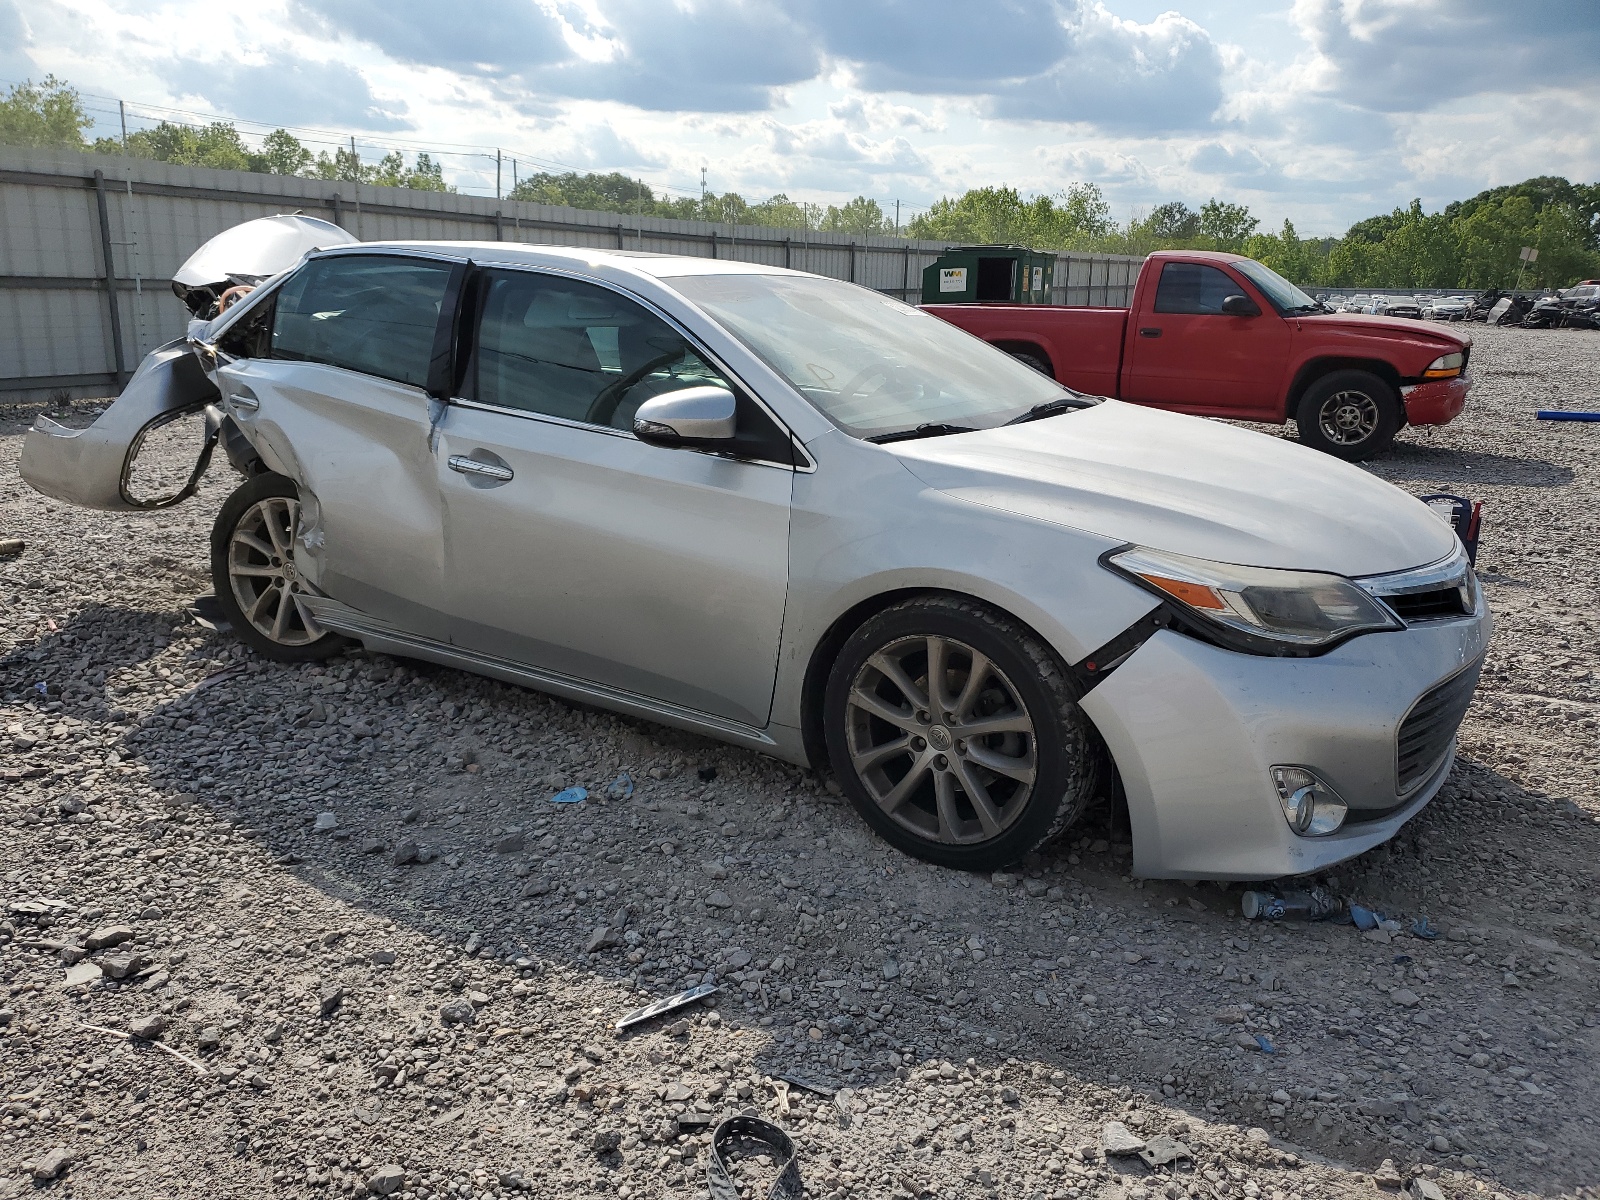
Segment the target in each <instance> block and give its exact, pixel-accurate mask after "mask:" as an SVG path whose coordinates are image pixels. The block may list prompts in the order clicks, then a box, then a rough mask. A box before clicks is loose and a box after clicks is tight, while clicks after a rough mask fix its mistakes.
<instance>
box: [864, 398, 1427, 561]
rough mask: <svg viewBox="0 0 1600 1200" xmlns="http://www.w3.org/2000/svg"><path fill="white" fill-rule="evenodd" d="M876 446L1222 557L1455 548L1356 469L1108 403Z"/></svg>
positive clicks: (1406, 500) (1416, 553) (1158, 545)
mask: <svg viewBox="0 0 1600 1200" xmlns="http://www.w3.org/2000/svg"><path fill="white" fill-rule="evenodd" d="M884 449H885V450H888V451H891V452H892V453H894V454H896V455H897V456H898V457H899V458H900V460H901V461H902V462H903V463H904V464H905V466H906V467H907V469H909V470H910V471H911V472H912V474H914V475H915V476H916V477H917V478H918V479H920V480H921V481H922V482H923V483H925V484H927V485H928V486H929V487H932V488H935V489H937V490H939V491H941V492H945V493H947V494H949V495H952V496H956V497H959V498H961V499H964V500H968V501H971V502H972V503H975V504H983V505H987V506H989V507H991V508H998V509H1003V510H1006V511H1008V512H1014V513H1017V514H1019V515H1022V516H1027V517H1033V518H1036V519H1039V520H1043V521H1050V522H1054V523H1056V524H1059V525H1065V526H1070V527H1072V528H1075V529H1082V530H1086V531H1089V532H1092V533H1097V534H1100V535H1102V536H1104V537H1108V538H1111V539H1113V540H1115V541H1118V542H1134V543H1137V544H1139V545H1142V546H1150V547H1152V548H1155V549H1160V550H1170V551H1175V552H1177V553H1180V554H1189V555H1194V556H1195V557H1198V558H1209V559H1212V560H1214V561H1218V562H1230V563H1242V564H1245V565H1249V566H1259V567H1288V568H1297V569H1301V570H1320V571H1336V572H1338V573H1340V574H1343V575H1376V574H1381V573H1385V572H1389V571H1399V570H1404V569H1406V568H1408V567H1416V566H1421V565H1424V564H1426V563H1432V562H1437V561H1438V560H1439V559H1441V558H1444V557H1445V556H1446V555H1448V554H1450V553H1452V552H1453V551H1454V549H1455V535H1454V533H1452V532H1451V530H1450V529H1449V527H1448V526H1446V525H1445V524H1444V522H1443V521H1441V520H1439V518H1438V517H1436V516H1434V515H1433V513H1432V512H1431V511H1430V510H1429V509H1428V507H1427V506H1426V505H1424V504H1422V503H1421V502H1420V501H1419V500H1417V499H1415V498H1414V497H1412V496H1410V495H1408V494H1407V493H1405V492H1402V491H1401V490H1400V489H1398V488H1396V487H1393V486H1392V485H1390V484H1387V483H1385V482H1383V481H1382V480H1381V479H1378V478H1376V477H1375V476H1372V475H1369V474H1368V473H1367V472H1365V471H1363V470H1362V469H1361V468H1359V467H1356V466H1352V465H1351V464H1349V463H1346V462H1341V461H1340V460H1339V459H1336V458H1332V457H1330V456H1329V455H1326V454H1322V453H1320V452H1318V451H1315V450H1310V449H1307V448H1306V447H1304V446H1299V445H1296V444H1294V443H1292V442H1288V441H1285V440H1284V439H1282V438H1279V437H1274V436H1272V435H1271V434H1267V433H1257V432H1255V431H1253V430H1248V429H1240V428H1238V427H1236V426H1232V425H1224V424H1221V423H1220V422H1216V421H1208V420H1205V419H1202V418H1199V417H1188V416H1183V415H1182V414H1179V413H1169V412H1161V411H1158V410H1155V409H1146V408H1140V407H1138V406H1136V405H1132V404H1125V403H1122V402H1121V401H1116V400H1107V401H1105V402H1104V403H1101V404H1098V405H1096V406H1095V407H1093V408H1090V409H1084V410H1080V411H1077V412H1071V413H1066V414H1063V415H1061V416H1056V417H1048V418H1045V419H1043V420H1039V421H1030V422H1028V423H1027V424H1024V425H1012V426H1003V427H1001V428H998V429H985V430H979V431H978V432H975V433H965V434H955V435H948V436H944V437H932V438H923V439H920V440H915V441H906V442H894V443H890V444H889V445H886V446H885V447H884Z"/></svg>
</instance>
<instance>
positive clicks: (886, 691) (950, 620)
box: [823, 596, 1103, 871]
mask: <svg viewBox="0 0 1600 1200" xmlns="http://www.w3.org/2000/svg"><path fill="white" fill-rule="evenodd" d="M823 707H824V716H823V720H824V724H825V734H826V738H827V745H828V757H829V760H830V762H831V763H832V766H833V770H834V773H835V775H836V776H837V777H838V779H839V782H840V785H841V787H842V788H843V789H844V793H845V795H846V796H847V797H848V798H849V800H850V802H851V804H853V805H854V806H855V808H856V811H857V812H859V813H860V814H861V816H862V818H863V819H864V820H865V821H866V822H867V824H868V825H870V826H872V828H873V829H874V830H876V831H877V832H878V834H879V835H881V836H882V837H883V839H884V840H885V841H887V842H889V843H890V844H891V845H893V846H895V847H896V848H898V849H900V850H903V851H904V852H905V853H907V854H910V855H912V856H914V857H916V858H921V859H925V860H927V861H928V862H932V863H937V864H939V865H941V866H948V867H957V868H961V869H964V870H972V871H992V870H995V869H997V868H999V867H1004V866H1006V865H1008V864H1010V863H1014V862H1016V861H1017V860H1019V859H1021V858H1022V857H1023V855H1025V854H1027V853H1028V852H1029V851H1032V850H1035V849H1037V848H1038V847H1039V846H1041V845H1043V844H1044V843H1046V842H1048V841H1050V840H1052V839H1054V838H1056V837H1058V836H1060V835H1061V834H1062V833H1063V832H1065V831H1066V829H1067V828H1068V827H1069V826H1070V825H1071V824H1072V823H1073V822H1074V821H1076V820H1077V819H1078V817H1079V816H1080V815H1081V814H1082V812H1083V810H1084V808H1085V807H1086V806H1087V804H1088V802H1089V800H1090V799H1091V797H1093V795H1094V794H1095V789H1096V786H1097V784H1098V782H1099V775H1100V768H1101V763H1102V753H1103V751H1102V750H1101V747H1100V743H1099V740H1098V737H1097V736H1096V734H1095V732H1094V730H1093V727H1092V726H1091V725H1090V723H1089V719H1088V718H1087V717H1086V716H1085V715H1084V713H1083V710H1082V709H1081V708H1079V707H1078V704H1077V697H1076V695H1075V694H1074V691H1073V689H1072V686H1071V684H1070V683H1069V679H1068V676H1067V673H1066V669H1065V668H1064V667H1063V665H1062V663H1061V660H1060V659H1059V658H1058V657H1057V656H1056V655H1055V654H1054V653H1053V652H1052V651H1051V650H1050V649H1049V648H1048V647H1047V646H1045V645H1044V644H1043V643H1042V642H1040V641H1039V639H1038V638H1037V637H1035V636H1034V635H1033V634H1032V633H1031V632H1029V631H1028V630H1026V629H1024V628H1023V627H1022V626H1021V625H1020V624H1018V623H1017V622H1015V621H1013V620H1012V619H1011V618H1009V617H1007V616H1005V615H1003V614H1001V613H998V612H996V611H994V610H993V609H991V608H988V607H987V606H985V605H982V604H978V603H977V602H975V601H971V600H967V599H964V598H961V597H956V596H926V597H919V598H917V599H914V600H907V601H905V602H903V603H900V604H897V605H894V606H893V607H892V608H888V609H885V610H884V611H883V612H881V613H879V614H878V615H877V616H874V617H872V618H871V619H870V620H868V621H867V622H866V623H865V624H863V625H862V626H861V628H860V629H858V630H856V632H855V633H854V634H852V635H851V636H850V638H849V639H848V640H847V641H846V642H845V644H844V647H843V648H842V649H841V650H840V652H839V656H838V658H837V660H836V661H835V662H834V665H833V669H832V671H831V672H830V674H829V677H828V686H827V692H826V695H825V699H824V706H823Z"/></svg>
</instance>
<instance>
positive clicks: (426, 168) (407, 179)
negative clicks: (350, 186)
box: [362, 150, 455, 192]
mask: <svg viewBox="0 0 1600 1200" xmlns="http://www.w3.org/2000/svg"><path fill="white" fill-rule="evenodd" d="M362 172H363V174H364V177H365V180H366V182H368V183H376V184H379V185H381V186H383V187H400V188H411V189H413V190H414V191H419V192H453V191H455V188H453V187H451V186H450V185H449V184H447V183H445V181H444V170H443V168H442V167H441V166H440V165H439V164H438V163H436V162H434V161H433V156H432V155H430V154H427V153H426V152H424V153H421V154H418V155H417V165H416V166H414V167H410V168H407V166H406V160H405V156H404V155H402V154H401V153H400V151H398V150H391V151H390V152H389V153H388V154H385V155H384V156H383V157H382V158H381V159H379V160H378V165H377V166H375V167H374V166H363V167H362Z"/></svg>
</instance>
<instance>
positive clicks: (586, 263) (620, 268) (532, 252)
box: [326, 241, 806, 279]
mask: <svg viewBox="0 0 1600 1200" xmlns="http://www.w3.org/2000/svg"><path fill="white" fill-rule="evenodd" d="M381 250H405V251H410V252H421V253H430V252H431V253H438V254H443V255H449V256H450V257H452V258H464V257H465V258H471V259H472V260H474V261H475V262H483V263H496V264H505V265H510V266H530V267H561V266H565V267H579V268H589V269H591V270H592V269H595V268H600V269H605V268H610V269H611V270H612V271H616V272H618V273H621V274H627V275H650V276H654V277H655V278H657V279H668V278H672V277H674V276H681V275H804V274H806V272H804V271H791V270H788V269H786V268H784V267H775V266H769V265H767V264H766V263H749V262H736V261H734V260H733V259H728V258H704V257H701V256H699V255H694V254H657V253H653V252H651V251H647V250H608V249H603V248H599V247H594V246H556V245H540V244H535V243H529V242H442V241H438V242H435V241H429V242H401V241H393V242H356V243H354V244H352V245H348V246H339V247H336V248H334V249H331V250H329V251H327V252H326V253H329V254H350V253H358V254H359V253H362V252H371V251H381Z"/></svg>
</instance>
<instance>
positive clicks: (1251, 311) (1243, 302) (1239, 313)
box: [1222, 296, 1261, 317]
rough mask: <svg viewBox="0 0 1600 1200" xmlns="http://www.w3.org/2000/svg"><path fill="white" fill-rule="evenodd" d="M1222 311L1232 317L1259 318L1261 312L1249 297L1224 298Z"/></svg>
mask: <svg viewBox="0 0 1600 1200" xmlns="http://www.w3.org/2000/svg"><path fill="white" fill-rule="evenodd" d="M1222 311H1223V312H1224V313H1226V314H1227V315H1228V316H1230V317H1259V316H1260V315H1261V310H1260V309H1259V308H1257V307H1256V302H1255V301H1254V300H1252V299H1250V297H1249V296H1224V297H1223V298H1222Z"/></svg>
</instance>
